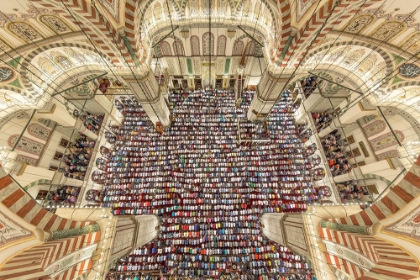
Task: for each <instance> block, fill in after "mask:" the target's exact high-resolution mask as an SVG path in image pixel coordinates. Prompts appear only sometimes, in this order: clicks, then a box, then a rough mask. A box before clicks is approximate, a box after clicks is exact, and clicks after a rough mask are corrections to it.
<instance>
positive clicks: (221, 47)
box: [217, 35, 226, 55]
mask: <svg viewBox="0 0 420 280" xmlns="http://www.w3.org/2000/svg"><path fill="white" fill-rule="evenodd" d="M225 52H226V36H225V35H220V36H219V38H217V55H225Z"/></svg>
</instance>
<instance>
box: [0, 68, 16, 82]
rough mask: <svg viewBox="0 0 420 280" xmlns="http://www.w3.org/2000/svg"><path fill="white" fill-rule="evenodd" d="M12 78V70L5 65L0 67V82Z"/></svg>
mask: <svg viewBox="0 0 420 280" xmlns="http://www.w3.org/2000/svg"><path fill="white" fill-rule="evenodd" d="M13 78H14V72H13V70H12V69H10V68H7V67H0V82H7V81H10V80H12V79H13Z"/></svg>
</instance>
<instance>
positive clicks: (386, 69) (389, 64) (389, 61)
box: [302, 40, 394, 86]
mask: <svg viewBox="0 0 420 280" xmlns="http://www.w3.org/2000/svg"><path fill="white" fill-rule="evenodd" d="M349 46H360V47H364V48H367V49H369V50H370V51H369V52H367V53H371V54H373V52H372V51H374V52H375V53H376V54H377V55H378V57H377V58H382V59H383V62H382V64H381V65H379V64H378V66H376V68H375V69H376V70H372V71H371V72H373V73H372V76H371V77H370V78H376V79H377V80H382V79H380V78H379V75H382V76H384V77H388V76H390V75H391V73H392V72H393V71H394V63H393V60H394V59H393V58H391V55H389V54H388V53H387V52H385V51H384V50H383V49H381V48H378V46H376V45H373V44H370V43H365V42H359V41H354V40H353V41H346V42H337V43H332V44H327V45H324V46H322V47H320V48H318V49H316V50H315V51H313V52H312V53H310V54H309V55H308V56H307V58H305V60H304V61H302V63H303V64H305V63H308V62H310V60H311V59H314V58H316V55H317V54H320V53H321V52H325V53H326V54H327V53H328V52H329V51H330V50H332V49H335V48H338V47H343V49H345V48H348V47H349ZM346 51H349V50H346ZM349 52H350V51H349ZM320 55H321V56H322V54H320ZM324 57H326V55H323V57H321V58H319V59H320V61H321V60H323V59H324ZM338 62H341V60H338V59H335V60H334V61H332V62H330V63H331V64H334V63H338ZM338 66H340V67H342V68H343V69H346V70H347V71H349V73H351V74H352V75H356V76H357V77H358V78H359V79H361V80H363V81H364V82H370V83H374V81H372V80H369V77H368V76H367V75H365V76H363V78H362V75H360V74H359V75H358V74H357V73H356V71H354V69H349V68H348V67H343V65H338ZM379 67H380V69H381V71H378V69H377V68H379ZM384 83H386V81H385V82H382V83H381V84H380V85H382V84H384ZM376 85H377V84H375V86H376Z"/></svg>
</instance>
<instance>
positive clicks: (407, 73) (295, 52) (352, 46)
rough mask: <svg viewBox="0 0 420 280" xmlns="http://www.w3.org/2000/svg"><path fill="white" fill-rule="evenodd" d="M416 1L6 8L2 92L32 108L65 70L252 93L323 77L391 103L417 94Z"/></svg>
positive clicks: (0, 40) (114, 1) (128, 1)
mask: <svg viewBox="0 0 420 280" xmlns="http://www.w3.org/2000/svg"><path fill="white" fill-rule="evenodd" d="M415 2H416V1H408V2H407V1H403V0H396V1H390V0H388V1H382V0H367V1H366V0H355V1H349V0H342V1H341V2H340V5H335V1H333V0H319V1H317V0H297V1H272V0H244V1H234V0H211V1H205V0H180V1H177V0H165V1H163V0H149V1H136V0H124V1H122V0H120V1H119V0H94V1H91V0H31V1H30V0H16V1H7V2H6V3H4V4H3V5H2V7H1V8H0V11H1V13H0V51H1V53H3V54H2V55H0V58H1V61H0V63H2V66H1V67H0V71H1V73H2V75H0V87H1V88H2V89H4V90H7V91H12V92H15V93H17V94H20V95H22V96H24V98H26V99H28V100H36V99H37V98H39V97H40V96H42V95H43V94H45V92H46V91H47V92H48V91H50V90H52V89H51V85H52V84H54V83H56V84H62V83H63V82H65V81H66V80H67V82H68V83H70V82H71V81H72V77H69V75H68V74H66V73H68V72H69V71H70V72H71V73H76V72H78V71H82V72H83V71H85V72H86V71H93V70H95V71H96V70H97V71H99V70H100V69H104V68H109V69H113V70H115V71H133V70H134V71H138V70H137V69H139V67H141V68H142V69H143V68H145V67H146V68H148V67H151V68H152V70H153V71H157V73H158V72H159V73H166V74H169V75H171V76H185V77H188V76H189V77H196V76H202V78H203V82H204V80H205V79H207V80H208V78H206V77H210V79H212V80H214V79H217V78H218V77H229V79H230V78H232V77H233V79H234V78H235V76H237V75H238V74H242V75H244V77H245V78H246V83H245V84H246V85H253V84H254V85H255V84H257V83H258V82H259V78H258V77H259V76H260V75H261V73H262V72H263V71H264V70H265V69H266V68H267V67H269V69H271V70H272V71H275V72H279V73H283V71H285V70H284V69H286V70H287V71H288V72H293V71H294V73H295V77H296V78H299V77H303V76H305V75H307V74H308V72H307V71H308V70H309V71H318V72H319V73H320V72H322V71H323V72H325V73H327V74H328V75H331V76H333V77H340V76H341V77H346V78H347V80H348V82H347V84H348V85H352V84H353V85H354V87H356V88H359V89H360V90H362V91H365V92H368V91H374V92H375V93H377V94H378V95H385V96H391V95H390V94H391V93H392V92H394V91H399V90H400V89H401V88H415V87H419V86H420V84H419V82H418V77H419V75H420V70H419V66H418V65H420V64H419V62H418V59H419V51H420V43H419V42H420V22H419V20H420V16H419V15H420V12H419V11H418V7H416V6H415V5H416V3H415ZM210 21H211V31H210V30H209V22H210ZM238 26H240V27H241V28H242V29H241V28H238ZM173 29H175V30H174V31H173ZM172 31H173V32H172ZM208 32H210V33H208ZM249 35H251V36H252V37H253V38H255V40H256V42H258V43H261V44H262V45H263V47H261V46H260V45H259V44H258V43H256V42H255V41H253V39H252V38H251V37H250V36H249ZM153 46H154V47H153ZM210 54H211V58H210ZM156 66H159V67H156ZM296 67H298V69H296V71H295V68H296ZM109 69H108V70H109ZM129 69H131V70H129ZM337 73H338V74H337ZM55 81H57V82H55ZM49 94H51V92H49ZM0 102H3V105H2V106H3V107H4V106H5V105H4V101H1V100H0Z"/></svg>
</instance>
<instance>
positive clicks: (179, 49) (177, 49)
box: [173, 40, 185, 56]
mask: <svg viewBox="0 0 420 280" xmlns="http://www.w3.org/2000/svg"><path fill="white" fill-rule="evenodd" d="M173 48H174V54H175V55H181V56H184V55H185V53H184V46H183V45H182V42H181V41H179V40H176V41H175V42H174V43H173Z"/></svg>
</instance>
